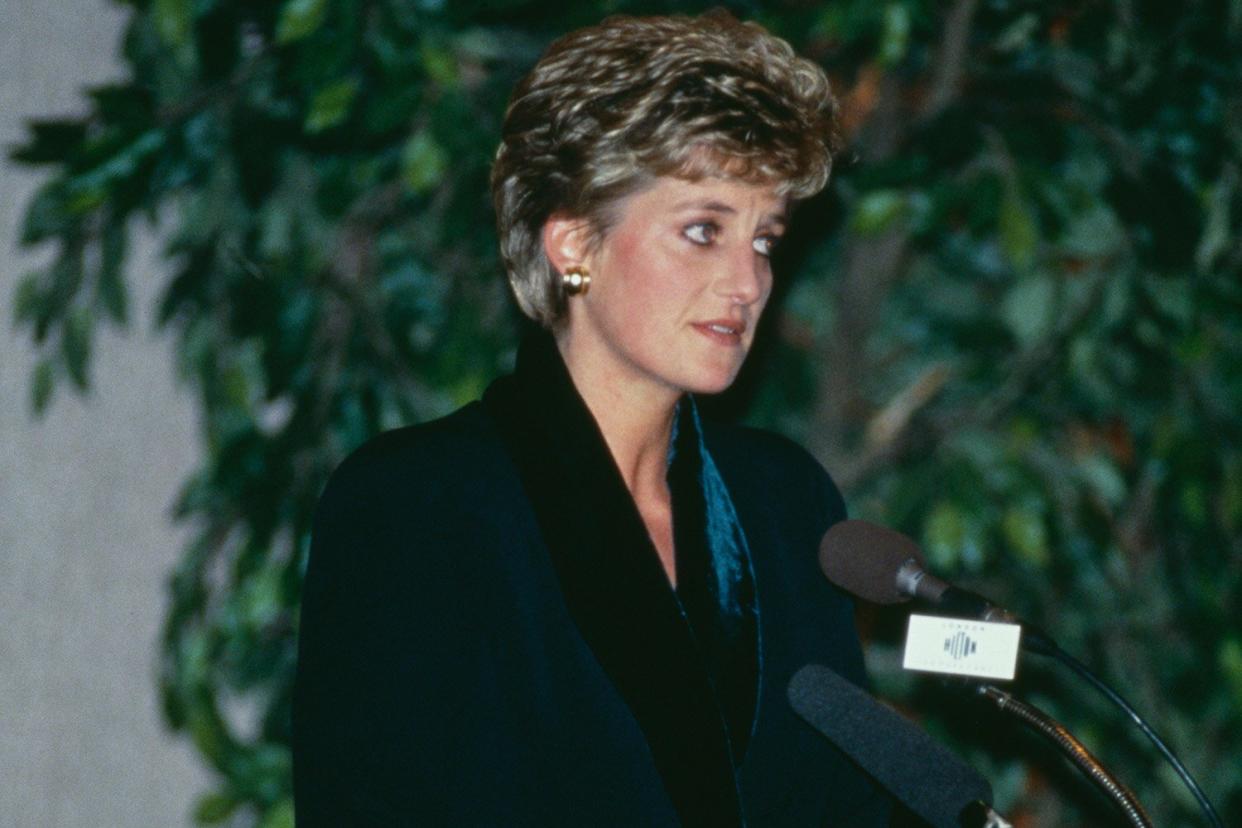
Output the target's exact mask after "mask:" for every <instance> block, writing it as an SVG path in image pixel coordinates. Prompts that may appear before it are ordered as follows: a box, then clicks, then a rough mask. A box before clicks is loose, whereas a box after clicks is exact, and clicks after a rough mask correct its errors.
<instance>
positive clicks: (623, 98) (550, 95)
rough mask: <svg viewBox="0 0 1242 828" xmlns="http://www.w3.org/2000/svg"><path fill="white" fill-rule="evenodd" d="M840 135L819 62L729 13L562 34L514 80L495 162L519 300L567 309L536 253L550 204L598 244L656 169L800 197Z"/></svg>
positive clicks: (531, 309) (539, 309) (555, 318)
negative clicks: (625, 201) (615, 212)
mask: <svg viewBox="0 0 1242 828" xmlns="http://www.w3.org/2000/svg"><path fill="white" fill-rule="evenodd" d="M838 143H839V138H838V133H837V102H836V99H835V98H834V97H833V95H832V92H831V90H830V88H829V85H828V80H827V78H826V77H825V76H824V73H823V70H821V69H820V68H819V67H818V66H817V65H815V64H814V63H812V62H811V61H809V60H806V59H804V58H800V57H798V56H797V55H795V54H794V51H793V48H792V47H790V45H789V44H788V43H787V42H785V41H784V40H782V39H780V38H778V37H775V36H774V35H772V34H769V33H768V32H767V31H766V30H764V29H763V28H762V27H761V26H759V25H758V24H755V23H742V22H739V21H738V20H736V19H735V18H734V17H733V16H732V15H730V14H729V13H728V12H724V11H719V10H718V11H714V12H709V13H707V14H705V15H702V16H699V17H684V16H673V17H646V18H637V17H625V16H617V17H610V18H608V19H606V20H604V21H603V22H602V23H600V24H599V25H597V26H592V27H590V28H586V29H579V30H578V31H574V32H571V33H569V34H567V35H565V36H564V37H562V38H560V39H559V40H557V41H555V42H554V43H553V44H552V45H551V46H550V47H549V48H548V50H547V52H546V53H544V55H543V57H542V58H540V60H539V62H538V63H537V64H536V65H535V67H534V69H532V70H531V71H530V73H529V74H527V75H526V77H525V78H523V79H522V81H521V82H520V83H519V84H518V86H517V88H516V89H515V90H514V93H513V97H512V99H511V100H510V102H509V108H508V110H507V112H506V113H505V120H504V126H503V129H502V138H501V143H500V148H499V149H498V150H497V152H496V162H495V165H494V167H493V168H492V198H493V201H494V204H495V207H496V217H497V224H498V229H499V235H500V251H501V256H502V257H503V259H504V263H505V268H506V270H507V272H508V276H509V282H510V284H511V285H512V286H513V292H514V295H515V296H516V298H517V301H518V305H519V306H521V308H522V311H523V312H524V313H525V314H526V315H527V316H529V317H531V318H532V319H534V320H536V321H537V322H539V323H540V324H542V325H544V326H545V327H548V328H552V327H555V326H556V325H557V324H558V323H559V322H560V321H561V320H562V319H563V318H564V315H565V308H566V298H565V293H564V291H563V290H562V289H561V284H560V281H561V277H560V274H559V273H558V272H557V271H556V269H555V268H554V267H553V266H552V264H551V262H549V261H548V259H547V256H546V254H545V253H544V250H543V239H542V234H543V226H544V224H545V222H547V220H548V218H549V217H550V216H552V215H553V214H554V213H565V214H568V215H570V216H574V217H578V218H584V219H587V220H588V223H589V225H590V227H591V229H592V232H593V234H594V240H595V241H596V242H598V241H599V239H601V238H602V237H603V235H604V234H605V233H606V232H607V230H608V225H609V221H610V208H612V207H614V206H615V205H616V204H617V203H618V201H619V200H620V199H622V198H624V197H625V196H627V195H630V194H632V193H635V192H637V191H639V190H641V189H643V188H644V187H645V186H646V185H647V184H649V183H651V182H652V181H653V180H654V178H655V177H657V176H664V175H671V176H676V177H678V178H685V179H689V180H696V179H700V178H703V177H707V176H719V177H723V178H730V179H741V180H746V181H756V182H772V183H775V184H776V185H777V187H778V190H779V191H780V192H781V193H782V194H785V195H788V196H790V197H791V198H794V199H799V198H806V197H808V196H811V195H814V194H815V193H817V192H819V191H820V190H821V189H823V187H824V185H825V184H826V183H827V181H828V173H829V171H830V170H831V168H832V156H833V154H834V153H835V152H836V150H837V148H838Z"/></svg>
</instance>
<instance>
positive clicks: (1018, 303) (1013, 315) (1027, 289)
mask: <svg viewBox="0 0 1242 828" xmlns="http://www.w3.org/2000/svg"><path fill="white" fill-rule="evenodd" d="M1056 297H1057V286H1056V282H1055V281H1054V280H1053V279H1052V277H1050V276H1048V275H1047V274H1038V275H1035V276H1030V277H1028V278H1026V279H1023V280H1021V281H1020V282H1018V283H1017V284H1016V285H1014V286H1013V287H1012V288H1010V289H1009V292H1008V293H1006V294H1005V299H1004V302H1003V304H1002V305H1001V318H1002V319H1004V320H1005V326H1006V327H1007V328H1009V330H1010V332H1012V333H1013V335H1014V338H1015V339H1017V340H1018V342H1019V343H1021V344H1023V345H1027V346H1029V345H1032V344H1034V343H1035V342H1037V341H1038V340H1039V339H1041V338H1042V337H1044V336H1046V335H1048V334H1049V333H1051V332H1052V329H1053V326H1054V323H1055V322H1056V306H1057V301H1056Z"/></svg>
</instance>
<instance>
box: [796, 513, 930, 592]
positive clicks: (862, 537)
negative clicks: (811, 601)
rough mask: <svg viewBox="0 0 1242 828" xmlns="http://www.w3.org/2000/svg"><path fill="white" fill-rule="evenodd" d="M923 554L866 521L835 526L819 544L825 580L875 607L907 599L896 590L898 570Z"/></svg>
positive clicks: (919, 561) (912, 544)
mask: <svg viewBox="0 0 1242 828" xmlns="http://www.w3.org/2000/svg"><path fill="white" fill-rule="evenodd" d="M911 559H913V560H914V561H915V562H916V563H917V564H918V566H919V568H920V569H921V568H922V567H923V553H922V551H920V550H919V547H918V544H916V543H915V542H914V541H912V540H910V538H908V537H906V536H905V535H903V534H901V533H900V532H894V531H893V530H892V529H885V528H884V527H883V526H877V525H875V524H874V523H868V522H867V521H865V520H843V521H841V522H840V523H837V524H834V525H833V527H832V528H831V529H829V530H828V532H827V533H826V534H825V535H824V539H823V540H822V541H820V544H819V565H820V568H821V569H823V570H824V574H825V575H827V576H828V580H830V581H832V582H833V583H834V584H836V585H837V586H839V587H841V588H842V589H844V590H845V591H846V592H850V593H853V594H854V595H857V596H858V597H859V598H862V599H864V600H867V601H871V602H873V603H876V604H898V603H901V602H902V601H908V600H910V596H909V595H907V594H905V593H903V592H901V591H900V590H899V589H898V588H897V571H898V570H900V569H901V567H902V565H903V564H905V563H906V562H907V561H909V560H911Z"/></svg>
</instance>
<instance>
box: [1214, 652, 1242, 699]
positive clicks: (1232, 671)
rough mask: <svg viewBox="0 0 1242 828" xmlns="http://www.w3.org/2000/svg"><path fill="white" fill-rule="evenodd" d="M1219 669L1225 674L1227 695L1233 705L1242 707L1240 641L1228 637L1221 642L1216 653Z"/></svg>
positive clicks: (1241, 653) (1241, 654) (1241, 656)
mask: <svg viewBox="0 0 1242 828" xmlns="http://www.w3.org/2000/svg"><path fill="white" fill-rule="evenodd" d="M1217 663H1219V664H1220V671H1221V673H1223V674H1224V676H1225V682H1226V686H1227V687H1228V688H1229V695H1230V696H1232V697H1233V703H1234V705H1235V706H1238V707H1242V641H1239V640H1238V639H1237V638H1229V639H1227V640H1225V641H1222V642H1221V645H1220V650H1219V653H1218V655H1217Z"/></svg>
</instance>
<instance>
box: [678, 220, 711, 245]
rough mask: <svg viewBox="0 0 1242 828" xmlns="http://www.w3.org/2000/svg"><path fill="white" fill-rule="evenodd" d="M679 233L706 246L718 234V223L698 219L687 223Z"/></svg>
mask: <svg viewBox="0 0 1242 828" xmlns="http://www.w3.org/2000/svg"><path fill="white" fill-rule="evenodd" d="M681 234H682V235H683V236H685V237H686V238H687V239H689V240H690V241H692V242H693V243H695V244H697V245H702V246H707V245H709V244H711V243H712V242H714V241H716V237H717V236H719V235H720V225H718V224H716V222H714V221H700V222H696V223H695V224H691V225H688V226H687V227H686V228H685V229H684V230H682V231H681Z"/></svg>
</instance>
